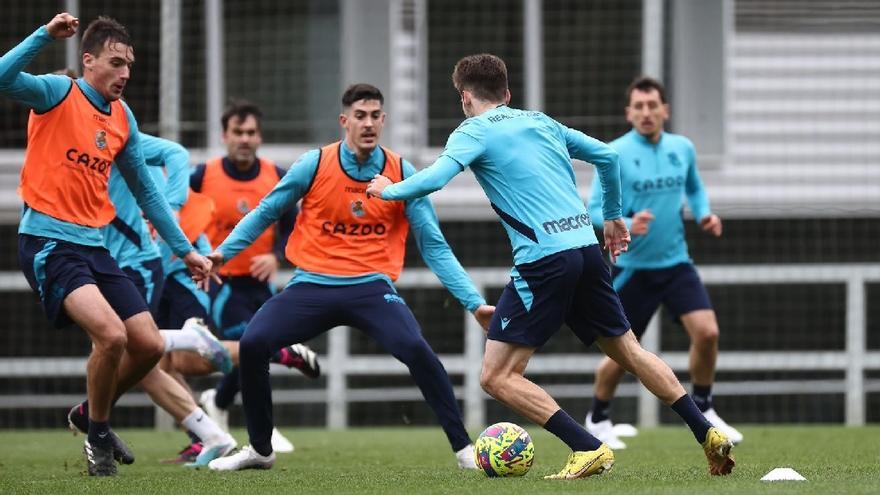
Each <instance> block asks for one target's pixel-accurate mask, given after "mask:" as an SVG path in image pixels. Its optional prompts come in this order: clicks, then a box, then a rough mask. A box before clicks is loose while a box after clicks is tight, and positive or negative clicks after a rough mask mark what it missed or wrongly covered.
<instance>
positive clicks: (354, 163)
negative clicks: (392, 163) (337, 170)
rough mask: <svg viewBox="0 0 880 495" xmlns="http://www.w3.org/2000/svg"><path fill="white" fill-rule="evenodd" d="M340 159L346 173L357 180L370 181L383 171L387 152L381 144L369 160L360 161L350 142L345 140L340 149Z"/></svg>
mask: <svg viewBox="0 0 880 495" xmlns="http://www.w3.org/2000/svg"><path fill="white" fill-rule="evenodd" d="M339 159H340V161H342V169H343V170H344V171H345V173H346V174H348V175H349V177H352V178H354V179H355V180H361V181H368V180H370V179H372V178H373V176H374V175H376V174H378V173H380V172H382V169H383V168H384V167H385V152H383V151H382V148H381V147H380V146H376V148H375V149H373V152H372V153H370V156H369V157H368V158H367V160H366V161H365V162H364V163H361V162H358V159H357V155H356V154H355V153H354V151H352V149H351V148H349V146H348V143H347V142H345V141H343V142H342V146H340V149H339Z"/></svg>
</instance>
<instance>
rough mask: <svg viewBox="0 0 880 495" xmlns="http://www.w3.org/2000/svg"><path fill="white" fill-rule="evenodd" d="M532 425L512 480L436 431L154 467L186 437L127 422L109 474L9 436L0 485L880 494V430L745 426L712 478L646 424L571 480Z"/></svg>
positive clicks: (699, 459) (63, 451) (688, 449)
mask: <svg viewBox="0 0 880 495" xmlns="http://www.w3.org/2000/svg"><path fill="white" fill-rule="evenodd" d="M529 430H530V433H531V434H532V435H533V439H534V441H535V463H534V466H533V467H532V470H531V471H530V472H529V473H528V474H527V475H526V476H525V477H522V478H511V479H487V478H485V477H484V476H483V475H482V474H480V473H479V472H471V471H468V472H464V471H460V470H458V469H457V468H456V467H455V464H454V458H453V456H452V453H451V452H450V450H449V447H448V444H447V443H446V441H445V437H444V436H443V435H442V433H441V432H440V430H439V428H387V429H385V428H376V429H354V430H349V431H326V430H323V429H290V430H284V432H285V434H287V435H288V436H289V438H291V439H292V440H293V442H294V443H295V444H296V452H294V453H293V454H285V455H281V456H280V457H279V459H278V462H277V463H276V464H275V468H274V469H272V470H270V471H243V472H233V473H225V474H218V473H212V472H209V471H207V470H199V471H193V470H188V469H186V468H183V467H179V466H170V465H163V464H159V462H158V459H160V458H162V457H168V456H169V455H171V454H173V453H174V452H175V451H176V450H177V448H178V447H180V446H181V445H182V444H183V443H184V442H185V437H184V436H183V434H181V433H178V432H153V431H148V430H120V431H119V433H120V434H121V435H122V437H123V438H125V439H126V440H127V441H128V442H129V444H130V445H131V446H132V448H134V449H135V452H136V454H137V456H138V457H137V462H136V463H135V464H134V465H132V466H122V467H120V470H119V472H120V474H119V476H118V477H116V478H111V479H106V478H105V479H95V478H89V477H88V476H86V475H84V474H83V472H84V469H85V461H84V460H83V457H82V454H81V450H82V440H83V437H82V436H78V437H73V436H71V435H70V434H69V433H67V432H66V431H61V430H59V431H25V432H3V433H0V442H2V445H3V455H2V456H0V493H4V494H7V493H102V494H110V493H112V494H117V493H168V494H174V495H180V494H185V493H202V494H207V495H216V494H221V493H233V494H239V495H244V494H254V493H296V494H310V493H371V494H376V493H389V494H391V493H393V494H398V493H405V494H408V493H454V494H464V493H483V494H492V495H513V494H519V493H523V494H529V495H533V494H535V493H585V492H588V493H626V494H635V493H646V494H647V493H650V494H656V493H686V494H689V493H694V494H697V493H699V494H703V493H713V494H716V493H719V494H720V493H774V494H776V493H798V494H800V493H807V494H810V493H880V470H878V461H880V428H877V427H870V428H842V427H772V428H771V427H766V428H764V427H751V428H743V433H744V434H745V436H746V441H745V442H744V443H743V444H742V445H740V446H738V447H737V448H736V449H734V454H735V456H736V459H737V466H736V469H735V470H734V472H733V474H732V475H730V476H727V477H723V478H713V477H710V476H709V475H708V472H707V469H706V463H705V460H704V458H703V453H702V450H701V449H700V448H699V446H697V444H696V443H695V442H694V439H693V437H692V436H691V435H690V433H688V432H687V431H686V430H685V429H684V428H660V429H655V430H646V431H643V432H642V433H641V434H640V435H639V436H638V437H636V438H632V439H628V443H629V445H630V448H629V449H627V450H621V451H618V452H616V460H617V462H616V465H615V467H614V469H613V470H612V471H611V472H610V473H606V474H603V475H601V476H598V477H594V478H590V479H586V480H576V481H545V480H543V479H541V477H542V476H543V475H545V474H550V473H552V472H555V471H557V470H558V469H559V468H560V467H561V466H562V464H563V462H564V460H565V457H566V455H567V450H566V449H565V447H564V446H563V444H562V443H561V442H560V441H559V440H557V439H556V438H554V437H552V436H551V435H549V434H548V433H546V432H544V431H543V430H541V429H540V428H537V427H535V426H532V427H531V428H529ZM234 434H235V435H236V437H237V438H239V439H243V438H244V433H243V432H242V431H236V432H234ZM774 467H791V468H794V469H795V470H797V471H798V472H800V473H801V474H802V475H804V476H805V477H806V478H807V480H808V481H806V482H791V481H789V482H762V481H759V479H760V478H761V476H763V475H764V474H766V473H767V472H768V471H770V469H772V468H774Z"/></svg>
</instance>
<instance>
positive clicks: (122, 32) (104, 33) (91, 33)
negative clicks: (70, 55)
mask: <svg viewBox="0 0 880 495" xmlns="http://www.w3.org/2000/svg"><path fill="white" fill-rule="evenodd" d="M107 41H110V42H111V43H122V44H123V45H128V46H131V36H129V35H128V30H127V29H125V26H123V25H122V24H120V23H119V21H117V20H116V19H113V18H112V17H107V16H104V15H102V16H100V17H98V18H97V19H95V20H94V21H92V22H90V23H89V25H88V27H87V28H86V30H85V31H84V32H83V35H82V41H81V42H80V44H79V55H80V57H82V56H83V54H86V53H91V54H92V55H94V56H96V57H97V56H99V55H101V51H102V50H103V49H104V43H106V42H107Z"/></svg>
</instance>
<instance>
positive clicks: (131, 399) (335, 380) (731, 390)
mask: <svg viewBox="0 0 880 495" xmlns="http://www.w3.org/2000/svg"><path fill="white" fill-rule="evenodd" d="M699 271H700V276H701V277H702V278H703V280H704V282H705V283H706V284H708V285H731V284H750V285H756V284H778V283H786V284H814V283H820V284H840V285H844V286H845V287H846V329H845V332H846V348H845V349H844V350H838V351H790V352H788V351H763V352H762V351H758V352H756V351H737V352H730V351H728V352H724V351H723V350H722V352H721V353H720V355H719V360H718V371H721V372H723V371H755V370H764V371H816V370H821V371H842V372H843V373H844V378H843V379H842V380H835V379H820V380H810V381H805V380H760V381H754V380H751V381H724V382H721V383H718V384H717V385H716V387H715V393H716V394H717V395H734V396H736V395H756V394H757V395H776V394H779V395H785V394H807V395H808V394H828V393H842V394H844V396H845V420H846V424H847V425H850V426H856V425H863V424H865V419H866V418H865V408H866V394H867V393H869V392H880V380H867V379H866V376H865V375H866V371H868V370H878V369H880V351H878V350H868V349H867V345H866V317H865V301H866V297H865V287H866V284H867V283H872V282H880V264H874V263H870V264H869V263H864V264H861V263H852V264H797V265H788V266H786V265H770V266H766V265H760V266H749V265H735V266H723V265H719V266H707V267H703V268H701V269H700V270H699ZM469 273H470V275H471V277H472V278H473V280H474V282H475V284H476V285H477V287H478V289H479V290H480V291H481V292H483V293H485V292H486V290H487V289H489V288H497V287H500V286H503V285H504V284H505V283H506V281H507V280H508V277H509V271H508V270H506V269H502V268H474V269H471V270H469ZM289 275H290V274H289V273H282V274H279V280H287V278H289ZM25 283H26V282H25V280H24V278H23V277H22V276H21V275H19V274H16V273H2V274H0V290H22V289H23V288H24V286H25ZM397 286H398V287H399V288H435V287H440V282H439V280H438V279H437V278H436V277H435V276H434V274H433V273H432V272H430V271H429V270H427V269H411V270H408V271H406V272H405V273H404V274H403V275H402V276H401V278H400V279H399V280H398V283H397ZM462 318H464V325H465V332H464V351H463V353H461V354H444V355H441V356H440V359H441V361H442V362H443V364H444V365H445V366H446V369H447V371H448V372H449V373H450V374H454V375H462V376H463V383H462V385H461V386H459V387H455V392H456V396H457V397H459V399H460V400H462V401H463V405H464V406H463V409H464V415H465V422H466V424H467V425H468V427H471V428H479V427H481V426H482V425H484V424H485V423H486V401H487V399H489V397H488V396H487V395H485V394H484V393H483V391H482V390H481V389H480V384H479V378H480V362H481V360H482V355H483V345H484V337H483V332H482V329H481V328H480V327H479V325H478V324H477V323H476V321H475V320H474V319H473V318H472V317H471V315H470V314H469V313H466V312H463V313H462ZM756 324H759V322H756ZM349 333H350V329H348V328H344V327H340V328H336V329H333V330H332V331H330V333H329V338H328V351H327V354H326V355H325V356H322V359H323V361H324V363H325V364H324V370H325V376H326V377H327V380H326V387H325V388H324V389H309V390H299V391H297V390H284V391H276V392H275V394H274V398H275V403H276V404H300V403H319V404H324V405H325V406H326V408H327V414H326V418H327V426H328V427H330V428H345V427H346V426H348V424H349V418H348V411H349V406H350V405H351V404H352V403H355V402H376V401H377V400H382V401H394V400H419V399H420V398H421V395H420V394H419V391H418V389H417V388H415V387H374V388H358V389H352V388H351V387H349V385H348V378H349V377H355V376H371V375H405V374H408V370H407V369H406V367H405V366H403V365H402V364H401V363H399V362H398V361H397V360H395V359H394V358H392V357H390V356H378V355H351V354H350V353H349ZM660 341H661V335H660V325H658V324H657V321H656V318H655V320H654V321H652V323H651V327H650V328H649V331H648V332H646V334H645V336H644V339H643V341H642V343H643V345H644V347H645V348H647V349H649V350H652V351H654V352H657V353H658V354H659V355H660V356H661V357H662V358H663V359H664V360H666V362H667V363H669V365H670V366H671V367H672V368H673V370H675V371H684V370H687V366H688V355H687V353H686V352H663V351H662V350H661V349H660V348H659V347H660V345H659V343H660ZM599 359H600V356H598V355H595V354H591V355H587V354H583V353H565V354H548V355H536V356H535V357H534V358H533V359H532V361H531V362H530V364H529V367H528V374H529V376H538V375H547V374H559V373H568V374H570V373H586V374H589V373H592V372H593V371H594V370H595V368H596V366H597V365H598V364H599ZM282 373H289V372H287V371H282ZM35 376H41V377H47V376H85V360H84V359H82V358H61V359H58V358H53V359H52V366H46V359H45V358H3V359H0V378H14V377H35ZM547 390H548V391H549V392H550V393H551V395H553V396H554V397H557V398H574V397H585V396H588V395H589V393H590V390H591V388H590V386H589V385H585V384H566V385H550V386H547ZM618 395H621V396H630V397H632V396H636V397H638V422H639V424H640V425H642V426H656V425H657V424H658V423H659V421H660V413H659V411H660V408H659V403H658V401H657V400H656V399H655V398H654V397H653V396H652V395H651V394H650V392H648V391H647V390H646V389H644V387H641V386H635V385H623V386H622V387H621V388H620V391H619V394H618ZM79 400H81V397H80V396H73V395H64V394H61V395H45V394H44V395H31V394H28V395H3V396H0V409H9V408H64V407H66V406H69V405H70V404H73V403H76V402H78V401H79ZM148 403H149V400H148V398H147V397H146V396H145V395H143V394H138V393H131V394H128V395H126V396H124V397H123V400H122V401H121V402H120V404H119V405H120V406H123V407H124V406H143V405H145V404H148ZM157 417H161V416H157ZM157 424H160V423H159V422H157ZM162 424H166V423H162Z"/></svg>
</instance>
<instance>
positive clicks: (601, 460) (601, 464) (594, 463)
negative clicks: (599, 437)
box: [544, 443, 614, 480]
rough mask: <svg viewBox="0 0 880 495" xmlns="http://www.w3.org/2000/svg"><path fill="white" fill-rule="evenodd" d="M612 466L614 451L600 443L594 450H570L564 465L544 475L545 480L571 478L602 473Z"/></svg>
mask: <svg viewBox="0 0 880 495" xmlns="http://www.w3.org/2000/svg"><path fill="white" fill-rule="evenodd" d="M612 466H614V452H612V451H611V449H610V448H608V445H606V444H604V443H603V444H602V445H601V446H600V447H599V448H598V449H596V450H589V451H586V452H572V453H571V455H569V456H568V462H566V463H565V467H563V468H562V471H559V473H557V474H551V475H549V476H544V479H545V480H573V479H576V478H586V477H587V476H593V475H594V474H602V473H604V472H605V471H608V470H609V469H611V467H612Z"/></svg>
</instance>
